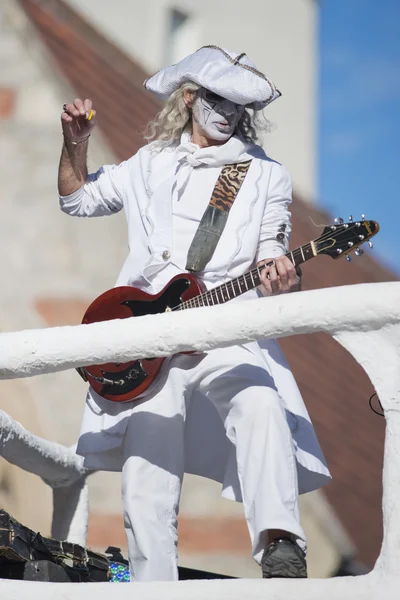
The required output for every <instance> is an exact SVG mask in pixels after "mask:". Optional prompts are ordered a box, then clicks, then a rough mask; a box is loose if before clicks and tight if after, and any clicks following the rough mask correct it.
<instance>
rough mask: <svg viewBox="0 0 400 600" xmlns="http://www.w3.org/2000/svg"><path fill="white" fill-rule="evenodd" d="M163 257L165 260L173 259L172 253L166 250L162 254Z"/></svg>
mask: <svg viewBox="0 0 400 600" xmlns="http://www.w3.org/2000/svg"><path fill="white" fill-rule="evenodd" d="M162 257H163V259H164V260H168V259H169V258H171V253H170V251H169V250H164V252H163V253H162Z"/></svg>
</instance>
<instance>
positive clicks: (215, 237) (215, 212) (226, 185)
mask: <svg viewBox="0 0 400 600" xmlns="http://www.w3.org/2000/svg"><path fill="white" fill-rule="evenodd" d="M250 163H251V160H248V161H246V162H241V163H236V164H233V165H227V166H226V167H224V168H223V169H222V171H221V173H220V174H219V177H218V179H217V182H216V184H215V187H214V190H213V193H212V194H211V198H210V202H209V204H208V206H207V208H206V210H205V213H204V215H203V216H202V219H201V221H200V224H199V227H198V229H197V231H196V233H195V235H194V238H193V241H192V243H191V244H190V248H189V251H188V256H187V261H186V269H187V271H192V272H193V271H204V269H205V266H206V265H207V264H208V263H209V261H210V260H211V258H212V256H213V254H214V251H215V248H216V247H217V244H218V241H219V238H220V237H221V235H222V232H223V230H224V227H225V225H226V222H227V220H228V216H229V211H230V209H231V208H232V205H233V203H234V201H235V199H236V197H237V195H238V193H239V190H240V188H241V187H242V183H243V181H244V179H245V177H246V175H247V171H248V170H249V167H250Z"/></svg>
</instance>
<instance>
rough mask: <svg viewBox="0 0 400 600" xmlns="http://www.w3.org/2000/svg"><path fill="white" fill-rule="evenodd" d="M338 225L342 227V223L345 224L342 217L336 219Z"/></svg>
mask: <svg viewBox="0 0 400 600" xmlns="http://www.w3.org/2000/svg"><path fill="white" fill-rule="evenodd" d="M333 222H334V223H335V224H336V225H342V223H344V221H343V219H342V217H336V219H335V220H334V221H333Z"/></svg>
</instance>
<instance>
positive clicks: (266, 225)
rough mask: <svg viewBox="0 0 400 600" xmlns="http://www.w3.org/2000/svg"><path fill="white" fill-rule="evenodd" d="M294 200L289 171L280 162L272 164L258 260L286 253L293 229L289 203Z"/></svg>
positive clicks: (257, 255) (257, 254)
mask: <svg viewBox="0 0 400 600" xmlns="http://www.w3.org/2000/svg"><path fill="white" fill-rule="evenodd" d="M291 201H292V182H291V179H290V175H289V173H288V172H287V171H286V169H285V168H284V167H283V166H282V165H280V164H279V163H273V164H272V170H271V177H270V181H269V186H268V198H267V201H266V203H265V210H264V216H263V220H262V224H261V229H260V239H259V242H258V248H257V253H256V262H259V261H260V260H264V259H266V258H275V257H277V256H282V255H283V254H286V253H287V252H288V249H289V239H290V234H291V231H292V224H291V220H290V217H291V214H290V212H289V204H290V203H291Z"/></svg>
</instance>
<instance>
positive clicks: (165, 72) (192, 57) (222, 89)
mask: <svg viewBox="0 0 400 600" xmlns="http://www.w3.org/2000/svg"><path fill="white" fill-rule="evenodd" d="M188 81H193V82H195V83H197V84H199V85H200V86H202V87H204V88H206V89H207V90H210V91H211V92H214V93H215V94H218V95H219V96H222V97H223V98H227V100H231V101H232V102H235V103H236V104H243V105H246V106H250V108H253V109H254V110H262V109H263V108H264V107H265V106H267V105H268V104H270V103H271V102H273V101H274V100H276V99H277V98H279V96H281V93H280V91H279V90H277V89H276V87H275V85H274V84H273V83H272V81H271V80H270V79H268V77H266V76H265V75H264V74H263V73H261V72H260V71H258V70H257V69H256V67H255V65H254V64H253V63H252V62H251V61H250V60H249V59H248V58H247V56H246V54H244V53H243V54H236V53H235V52H230V51H229V50H224V49H223V48H219V47H218V46H203V47H202V48H200V49H199V50H197V51H196V52H194V53H193V54H189V56H187V57H186V58H184V59H183V60H181V61H180V62H178V63H176V64H175V65H171V66H170V67H166V68H165V69H161V71H158V73H156V74H155V75H153V76H152V77H150V78H149V79H146V81H145V82H144V86H145V88H146V89H147V90H149V91H150V92H153V93H154V94H156V95H157V96H158V97H159V98H162V99H164V100H165V99H166V98H168V97H169V96H170V94H172V92H174V91H175V90H177V89H178V88H179V87H180V86H181V85H182V84H183V83H185V82H188Z"/></svg>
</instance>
